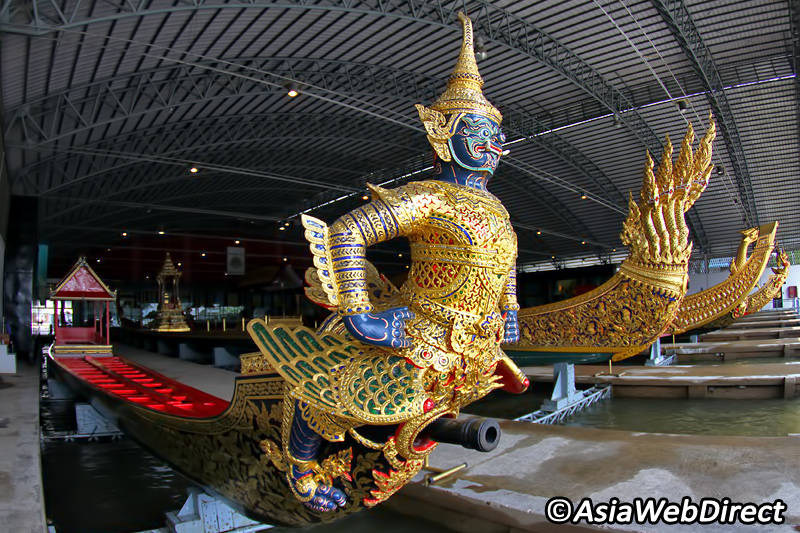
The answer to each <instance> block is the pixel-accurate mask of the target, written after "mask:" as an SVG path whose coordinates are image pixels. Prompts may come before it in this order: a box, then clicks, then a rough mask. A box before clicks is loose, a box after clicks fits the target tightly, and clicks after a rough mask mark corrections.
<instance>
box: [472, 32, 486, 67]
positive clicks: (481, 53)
mask: <svg viewBox="0 0 800 533" xmlns="http://www.w3.org/2000/svg"><path fill="white" fill-rule="evenodd" d="M474 48H475V59H477V60H478V61H485V60H486V58H487V57H489V53H488V52H487V51H486V44H484V42H483V37H481V36H480V35H478V36H477V37H476V38H475V46H474Z"/></svg>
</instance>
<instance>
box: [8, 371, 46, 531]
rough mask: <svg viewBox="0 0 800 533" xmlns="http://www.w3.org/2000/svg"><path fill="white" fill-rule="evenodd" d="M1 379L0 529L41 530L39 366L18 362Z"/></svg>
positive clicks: (42, 522) (42, 506) (42, 499)
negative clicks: (14, 368) (15, 370)
mask: <svg viewBox="0 0 800 533" xmlns="http://www.w3.org/2000/svg"><path fill="white" fill-rule="evenodd" d="M0 378H1V380H0V531H8V532H9V533H12V532H13V533H43V532H45V531H46V530H47V529H46V524H45V517H44V497H43V493H42V463H41V442H40V439H39V369H38V368H36V367H33V366H30V365H28V364H27V363H25V362H18V363H17V374H3V375H2V376H0Z"/></svg>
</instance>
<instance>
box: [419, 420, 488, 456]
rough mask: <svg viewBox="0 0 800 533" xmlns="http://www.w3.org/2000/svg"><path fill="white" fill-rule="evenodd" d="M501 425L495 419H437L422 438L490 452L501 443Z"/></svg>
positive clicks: (427, 428)
mask: <svg viewBox="0 0 800 533" xmlns="http://www.w3.org/2000/svg"><path fill="white" fill-rule="evenodd" d="M500 435H501V432H500V425H499V424H498V423H497V420H495V419H494V418H464V419H462V420H456V419H455V418H437V419H436V420H434V421H433V422H431V423H430V424H428V427H426V428H425V429H424V430H423V431H422V433H421V435H420V436H421V437H423V438H428V439H430V440H434V441H436V442H445V443H447V444H458V445H459V446H463V447H464V448H467V449H469V450H478V451H479V452H490V451H492V450H494V449H495V448H497V444H498V443H499V442H500Z"/></svg>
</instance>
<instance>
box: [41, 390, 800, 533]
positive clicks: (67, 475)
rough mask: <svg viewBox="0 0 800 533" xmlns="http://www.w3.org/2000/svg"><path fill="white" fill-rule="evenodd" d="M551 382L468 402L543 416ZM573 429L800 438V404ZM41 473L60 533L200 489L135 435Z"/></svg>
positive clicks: (677, 410)
mask: <svg viewBox="0 0 800 533" xmlns="http://www.w3.org/2000/svg"><path fill="white" fill-rule="evenodd" d="M551 388H552V385H551V384H545V383H533V384H532V385H531V388H530V390H529V391H528V392H526V393H524V394H521V395H514V394H508V393H504V392H502V391H495V392H493V393H492V394H490V395H489V396H487V397H486V398H484V399H483V400H481V401H479V402H476V403H475V404H472V405H471V406H469V407H468V408H467V409H466V411H467V412H468V413H470V414H473V415H479V416H491V417H496V418H515V417H519V416H522V415H525V414H528V413H530V412H533V411H536V410H537V409H539V407H540V406H541V404H542V402H543V400H544V399H545V398H547V397H548V396H549V395H550V392H551ZM41 421H42V432H43V434H45V435H47V434H49V433H52V432H58V431H69V430H74V429H75V415H74V403H73V402H72V401H65V400H48V399H43V400H42V410H41ZM566 425H570V426H580V427H588V428H605V429H618V430H625V431H636V432H654V433H673V434H699V435H746V436H763V437H774V436H785V435H787V434H791V433H800V399H796V400H757V401H756V400H685V399H649V398H614V399H612V400H607V401H603V402H600V403H598V404H595V405H593V406H590V407H589V408H588V409H586V410H585V411H583V412H581V413H579V414H577V415H574V416H573V417H572V418H571V419H569V420H568V421H567V422H566ZM42 446H43V453H42V467H43V476H44V491H45V502H46V514H47V517H48V519H49V520H51V521H52V524H53V525H54V526H55V527H56V530H57V532H58V533H122V532H125V533H128V532H138V531H143V530H147V529H155V528H159V527H163V526H164V515H165V513H166V512H168V511H174V510H177V509H180V507H181V506H182V505H183V502H184V500H185V498H186V490H187V488H188V487H190V486H191V483H190V482H188V481H186V480H185V479H183V478H182V477H181V476H179V475H177V474H175V473H174V472H173V471H172V470H171V469H170V468H168V467H167V466H165V465H164V464H163V463H161V462H160V461H159V460H158V459H156V458H155V457H153V456H152V455H150V454H149V453H148V452H146V451H145V450H143V449H142V448H140V447H139V446H138V445H136V444H135V443H133V442H132V441H131V440H130V439H127V438H122V439H119V440H115V441H111V440H106V441H100V442H88V441H75V442H66V441H45V442H44V443H43V445H42ZM378 529H380V530H381V532H382V533H400V532H405V531H412V530H413V531H415V532H418V533H434V532H441V531H447V530H446V529H444V528H443V527H442V526H440V525H436V524H432V523H430V522H426V521H424V520H421V519H416V518H411V517H407V516H403V515H398V514H396V513H394V512H392V511H391V510H389V509H387V508H386V507H378V508H376V509H373V510H369V511H364V512H362V513H359V514H356V515H353V516H351V517H348V518H347V519H344V520H342V521H339V522H336V523H334V524H330V525H326V526H315V527H312V528H306V529H301V530H298V529H290V528H286V529H284V528H275V529H273V530H272V531H276V532H279V531H285V532H287V533H288V532H289V531H294V532H298V531H309V532H311V531H313V532H315V533H317V532H318V533H339V532H341V533H372V532H373V531H376V530H378Z"/></svg>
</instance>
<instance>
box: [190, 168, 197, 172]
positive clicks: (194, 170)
mask: <svg viewBox="0 0 800 533" xmlns="http://www.w3.org/2000/svg"><path fill="white" fill-rule="evenodd" d="M189 172H191V173H192V174H197V167H192V168H190V169H189Z"/></svg>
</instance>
